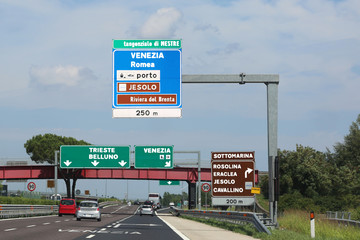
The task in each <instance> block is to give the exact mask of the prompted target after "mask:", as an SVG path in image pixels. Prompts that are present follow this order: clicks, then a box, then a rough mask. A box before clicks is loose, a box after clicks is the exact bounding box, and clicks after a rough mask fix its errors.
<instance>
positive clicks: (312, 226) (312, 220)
mask: <svg viewBox="0 0 360 240" xmlns="http://www.w3.org/2000/svg"><path fill="white" fill-rule="evenodd" d="M310 235H311V238H315V214H314V211H311V212H310Z"/></svg>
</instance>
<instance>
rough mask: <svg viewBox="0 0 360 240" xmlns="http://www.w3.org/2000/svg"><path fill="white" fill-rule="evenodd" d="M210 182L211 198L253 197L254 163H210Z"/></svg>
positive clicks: (222, 161)
mask: <svg viewBox="0 0 360 240" xmlns="http://www.w3.org/2000/svg"><path fill="white" fill-rule="evenodd" d="M211 182H212V184H211V190H212V196H213V197H245V196H247V197H250V196H254V194H253V193H251V189H252V188H253V187H254V183H255V171H254V161H239V160H238V161H224V160H221V161H212V162H211Z"/></svg>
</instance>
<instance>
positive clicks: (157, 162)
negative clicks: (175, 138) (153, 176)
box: [135, 146, 174, 168]
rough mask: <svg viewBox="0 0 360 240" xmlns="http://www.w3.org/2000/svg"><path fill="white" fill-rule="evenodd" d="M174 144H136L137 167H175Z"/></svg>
mask: <svg viewBox="0 0 360 240" xmlns="http://www.w3.org/2000/svg"><path fill="white" fill-rule="evenodd" d="M173 148H174V146H135V168H173Z"/></svg>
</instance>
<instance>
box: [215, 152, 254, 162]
mask: <svg viewBox="0 0 360 240" xmlns="http://www.w3.org/2000/svg"><path fill="white" fill-rule="evenodd" d="M211 160H253V161H255V152H211Z"/></svg>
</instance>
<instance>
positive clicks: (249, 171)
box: [245, 168, 253, 178]
mask: <svg viewBox="0 0 360 240" xmlns="http://www.w3.org/2000/svg"><path fill="white" fill-rule="evenodd" d="M252 171H253V170H252V169H251V168H248V169H247V170H246V171H245V178H247V175H248V174H250V173H251V172H252Z"/></svg>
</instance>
